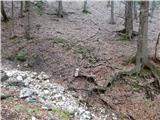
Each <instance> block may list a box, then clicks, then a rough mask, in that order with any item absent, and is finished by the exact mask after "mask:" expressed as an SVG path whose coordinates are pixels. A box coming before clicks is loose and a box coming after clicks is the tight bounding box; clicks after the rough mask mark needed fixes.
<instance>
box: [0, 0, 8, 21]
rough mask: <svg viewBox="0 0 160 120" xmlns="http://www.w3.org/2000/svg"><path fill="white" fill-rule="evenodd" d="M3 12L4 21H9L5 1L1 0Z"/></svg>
mask: <svg viewBox="0 0 160 120" xmlns="http://www.w3.org/2000/svg"><path fill="white" fill-rule="evenodd" d="M1 13H2V16H3V21H4V22H7V21H9V20H8V17H7V14H6V11H5V10H4V4H3V1H1Z"/></svg>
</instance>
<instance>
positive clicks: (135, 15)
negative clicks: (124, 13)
mask: <svg viewBox="0 0 160 120" xmlns="http://www.w3.org/2000/svg"><path fill="white" fill-rule="evenodd" d="M133 9H134V19H136V20H137V8H136V1H134V2H133Z"/></svg>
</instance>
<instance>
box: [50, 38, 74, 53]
mask: <svg viewBox="0 0 160 120" xmlns="http://www.w3.org/2000/svg"><path fill="white" fill-rule="evenodd" d="M52 41H53V43H54V44H58V45H60V46H61V47H62V48H64V49H65V50H67V51H68V50H71V49H72V48H73V47H74V46H75V45H76V43H73V42H69V41H67V40H65V39H63V38H60V37H59V38H54V39H53V40H52Z"/></svg>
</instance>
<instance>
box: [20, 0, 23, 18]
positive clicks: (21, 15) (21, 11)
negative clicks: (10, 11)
mask: <svg viewBox="0 0 160 120" xmlns="http://www.w3.org/2000/svg"><path fill="white" fill-rule="evenodd" d="M20 17H21V18H22V17H24V16H23V1H21V8H20Z"/></svg>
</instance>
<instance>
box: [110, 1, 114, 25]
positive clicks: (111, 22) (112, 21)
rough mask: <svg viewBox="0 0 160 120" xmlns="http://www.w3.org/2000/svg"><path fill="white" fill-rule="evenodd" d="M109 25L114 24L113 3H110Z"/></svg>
mask: <svg viewBox="0 0 160 120" xmlns="http://www.w3.org/2000/svg"><path fill="white" fill-rule="evenodd" d="M109 23H110V24H115V23H116V22H115V20H114V1H111V20H110V22H109Z"/></svg>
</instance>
